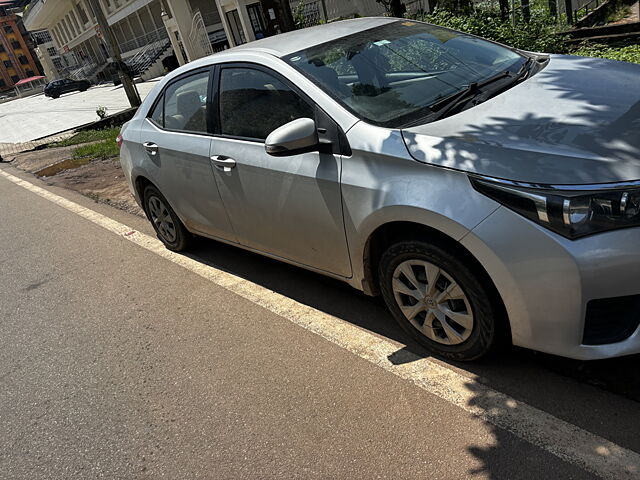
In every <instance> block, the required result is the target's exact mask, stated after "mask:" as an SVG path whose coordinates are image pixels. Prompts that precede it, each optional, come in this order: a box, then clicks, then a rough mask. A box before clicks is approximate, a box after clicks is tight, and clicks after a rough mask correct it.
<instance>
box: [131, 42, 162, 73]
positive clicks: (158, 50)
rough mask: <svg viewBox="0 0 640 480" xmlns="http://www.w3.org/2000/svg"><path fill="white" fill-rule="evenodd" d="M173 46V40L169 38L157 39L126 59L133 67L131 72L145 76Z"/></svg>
mask: <svg viewBox="0 0 640 480" xmlns="http://www.w3.org/2000/svg"><path fill="white" fill-rule="evenodd" d="M170 48H171V42H170V41H169V39H168V38H165V39H162V40H158V41H155V42H153V43H151V44H149V45H148V46H147V47H145V48H144V49H142V50H140V51H139V52H138V53H136V54H135V55H134V56H132V57H131V58H128V59H126V60H125V63H126V64H127V65H128V66H129V68H130V69H131V74H132V75H133V76H136V77H143V76H144V75H145V74H146V73H148V72H149V71H150V70H151V68H152V67H154V66H156V65H155V64H156V63H157V62H158V61H159V60H162V59H163V58H164V56H165V54H166V53H167V51H168V50H169V49H170Z"/></svg>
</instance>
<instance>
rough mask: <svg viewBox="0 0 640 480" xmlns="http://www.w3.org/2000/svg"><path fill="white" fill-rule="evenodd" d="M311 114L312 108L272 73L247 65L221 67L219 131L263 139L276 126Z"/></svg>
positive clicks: (235, 135)
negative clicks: (247, 66) (243, 66)
mask: <svg viewBox="0 0 640 480" xmlns="http://www.w3.org/2000/svg"><path fill="white" fill-rule="evenodd" d="M305 117H306V118H313V108H312V107H311V106H310V105H309V104H308V103H307V102H305V101H304V100H303V99H302V98H300V96H299V95H297V94H296V93H295V92H293V91H292V90H291V89H290V88H289V87H287V86H286V85H285V84H284V83H282V82H281V81H279V80H278V79H277V78H275V77H274V76H272V75H269V74H268V73H265V72H262V71H260V70H254V69H251V68H225V69H224V70H222V74H221V78H220V123H221V128H222V133H223V134H224V135H230V136H234V137H246V138H255V139H259V140H265V139H266V138H267V136H269V134H270V133H271V132H272V131H273V130H275V129H276V128H278V127H281V126H282V125H284V124H286V123H289V122H291V121H292V120H296V119H298V118H305Z"/></svg>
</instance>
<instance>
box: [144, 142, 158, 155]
mask: <svg viewBox="0 0 640 480" xmlns="http://www.w3.org/2000/svg"><path fill="white" fill-rule="evenodd" d="M142 146H143V147H144V149H145V150H146V151H147V153H148V154H149V155H157V154H158V145H156V144H155V143H152V142H144V143H143V144H142Z"/></svg>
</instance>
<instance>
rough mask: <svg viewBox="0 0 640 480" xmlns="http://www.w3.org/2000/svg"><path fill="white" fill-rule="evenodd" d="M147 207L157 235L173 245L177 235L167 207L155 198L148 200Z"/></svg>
mask: <svg viewBox="0 0 640 480" xmlns="http://www.w3.org/2000/svg"><path fill="white" fill-rule="evenodd" d="M148 206H149V215H150V216H151V221H152V222H153V224H154V225H155V227H156V229H157V231H158V233H159V234H160V235H162V238H164V240H165V241H167V242H168V243H174V242H175V241H176V240H177V238H178V235H177V232H176V226H175V224H174V223H173V219H172V218H171V214H170V213H169V210H168V209H167V206H166V205H165V204H164V202H163V201H162V200H161V199H160V198H158V197H156V196H152V197H151V198H149V202H148Z"/></svg>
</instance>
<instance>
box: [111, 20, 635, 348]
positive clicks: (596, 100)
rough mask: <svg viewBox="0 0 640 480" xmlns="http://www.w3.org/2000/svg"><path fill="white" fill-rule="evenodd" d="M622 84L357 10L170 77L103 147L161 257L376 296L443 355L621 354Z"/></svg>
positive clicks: (627, 161) (624, 267)
mask: <svg viewBox="0 0 640 480" xmlns="http://www.w3.org/2000/svg"><path fill="white" fill-rule="evenodd" d="M639 79H640V66H638V65H633V64H630V63H625V62H615V61H607V60H600V59H588V58H581V57H573V56H562V55H544V54H535V53H530V52H524V51H520V50H517V49H514V48H509V47H506V46H504V45H499V44H497V43H494V42H490V41H487V40H483V39H481V38H478V37H475V36H472V35H468V34H463V33H460V32H456V31H453V30H449V29H446V28H441V27H437V26H433V25H429V24H425V23H421V22H416V21H411V20H399V19H394V18H365V19H356V20H348V21H342V22H335V23H331V24H328V25H323V26H319V27H314V28H309V29H304V30H298V31H296V32H291V33H286V34H282V35H277V36H275V37H270V38H268V39H264V40H259V41H256V42H251V43H248V44H246V45H242V46H240V47H236V48H232V49H230V50H226V51H224V52H221V53H218V54H216V55H213V56H210V57H207V58H203V59H200V60H197V61H195V62H192V63H190V64H188V65H186V66H183V67H181V68H179V69H178V70H176V71H174V72H172V73H171V74H169V75H167V76H166V77H165V78H164V80H163V81H162V82H160V83H159V84H158V85H157V86H156V87H155V88H154V90H153V91H152V92H151V93H150V94H149V96H148V97H147V98H146V99H145V101H144V102H143V104H142V106H141V107H140V108H139V110H138V111H137V113H136V115H135V116H134V118H133V119H132V120H131V121H130V122H128V123H127V124H126V125H125V126H124V127H123V128H122V131H121V135H120V137H119V139H118V142H119V144H120V145H121V163H122V166H123V170H124V173H125V176H126V178H127V179H128V181H129V186H130V188H131V191H132V192H133V194H134V195H135V197H136V199H137V200H138V202H139V203H140V204H141V205H142V207H143V208H144V211H145V212H146V214H147V216H148V218H149V219H150V221H151V222H152V224H153V227H154V228H155V230H156V233H157V235H158V237H159V239H160V240H162V242H163V243H164V244H165V245H166V247H167V248H169V249H171V250H175V251H180V250H184V249H185V248H187V246H188V244H189V240H190V238H191V237H192V234H198V235H203V236H206V237H210V238H214V239H218V240H221V241H223V242H227V243H230V244H234V245H238V246H240V247H243V248H245V249H248V250H252V251H256V252H259V253H262V254H265V255H268V256H270V257H273V258H277V259H280V260H284V261H286V262H289V263H292V264H295V265H299V266H301V267H304V268H307V269H310V270H313V271H316V272H319V273H322V274H325V275H329V276H331V277H334V278H337V279H340V280H343V281H345V282H348V283H349V284H350V285H352V286H353V287H355V288H358V289H360V290H362V291H364V292H365V293H367V294H370V295H375V294H378V293H381V294H382V296H383V297H384V300H385V302H386V304H387V306H388V308H389V310H390V311H391V313H392V314H393V316H394V317H395V319H396V320H397V321H398V322H399V324H400V325H401V326H402V327H403V328H404V329H405V330H406V331H407V332H408V333H409V334H410V335H411V336H412V337H413V338H414V339H415V340H417V341H418V342H421V343H422V344H423V345H424V346H425V347H427V348H428V349H429V350H431V351H432V352H434V353H436V354H439V355H442V356H445V357H448V358H451V359H454V360H472V359H477V358H480V357H482V356H483V355H485V354H486V353H488V352H489V351H490V350H492V349H493V348H494V347H495V346H497V345H499V344H500V343H501V342H505V341H506V342H509V341H510V342H512V343H513V344H515V345H519V346H522V347H527V348H532V349H536V350H541V351H545V352H549V353H553V354H557V355H563V356H567V357H573V358H579V359H597V358H605V357H612V356H618V355H625V354H632V353H639V352H640V282H638V278H639V275H640V247H639V246H640V135H639V134H638V132H639V131H640V81H638V80H639ZM255 328H268V325H259V321H258V322H257V323H256V325H255Z"/></svg>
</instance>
